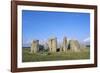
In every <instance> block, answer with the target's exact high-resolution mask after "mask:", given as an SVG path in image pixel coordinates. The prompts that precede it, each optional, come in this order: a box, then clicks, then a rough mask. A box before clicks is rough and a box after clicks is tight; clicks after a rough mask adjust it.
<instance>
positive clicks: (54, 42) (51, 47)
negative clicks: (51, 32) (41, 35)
mask: <svg viewBox="0 0 100 73" xmlns="http://www.w3.org/2000/svg"><path fill="white" fill-rule="evenodd" d="M48 47H49V52H56V49H57V38H56V37H54V38H50V39H49V40H48Z"/></svg>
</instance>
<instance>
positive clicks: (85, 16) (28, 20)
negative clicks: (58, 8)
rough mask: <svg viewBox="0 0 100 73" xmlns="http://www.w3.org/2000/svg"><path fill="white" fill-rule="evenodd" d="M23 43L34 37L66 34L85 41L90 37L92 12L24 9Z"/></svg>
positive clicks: (61, 37)
mask: <svg viewBox="0 0 100 73" xmlns="http://www.w3.org/2000/svg"><path fill="white" fill-rule="evenodd" d="M22 33H23V34H22V35H23V36H22V39H23V44H27V43H29V42H30V41H31V40H32V39H38V40H47V39H48V38H50V37H51V36H56V37H57V39H58V40H62V39H63V37H64V36H66V37H67V38H74V39H77V40H79V41H83V40H84V39H86V38H89V37H90V14H89V13H75V12H51V11H32V10H23V11H22Z"/></svg>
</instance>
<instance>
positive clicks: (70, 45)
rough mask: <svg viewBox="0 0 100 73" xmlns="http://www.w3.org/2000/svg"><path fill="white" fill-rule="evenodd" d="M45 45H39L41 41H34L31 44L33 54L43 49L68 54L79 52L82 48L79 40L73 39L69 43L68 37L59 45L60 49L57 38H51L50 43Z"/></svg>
mask: <svg viewBox="0 0 100 73" xmlns="http://www.w3.org/2000/svg"><path fill="white" fill-rule="evenodd" d="M45 43H46V44H45V45H41V44H39V40H33V42H32V44H31V53H37V52H38V51H39V49H42V48H45V49H48V52H67V51H68V50H71V51H74V52H79V51H80V48H81V46H80V43H79V42H78V41H77V40H72V39H71V40H69V41H68V40H67V37H64V38H63V41H62V43H60V44H59V45H60V47H59V48H58V46H59V45H58V43H57V38H56V37H52V38H49V39H48V42H45ZM40 46H41V47H40ZM58 50H59V51H58Z"/></svg>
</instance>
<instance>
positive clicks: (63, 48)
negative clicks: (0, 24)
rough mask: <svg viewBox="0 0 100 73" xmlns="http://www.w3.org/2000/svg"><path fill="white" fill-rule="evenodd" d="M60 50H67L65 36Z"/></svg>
mask: <svg viewBox="0 0 100 73" xmlns="http://www.w3.org/2000/svg"><path fill="white" fill-rule="evenodd" d="M62 51H64V52H66V51H67V38H66V37H64V38H63V44H62Z"/></svg>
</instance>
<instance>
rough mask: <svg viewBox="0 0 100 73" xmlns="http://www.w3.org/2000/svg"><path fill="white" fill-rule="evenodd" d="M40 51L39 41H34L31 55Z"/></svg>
mask: <svg viewBox="0 0 100 73" xmlns="http://www.w3.org/2000/svg"><path fill="white" fill-rule="evenodd" d="M38 50H39V40H33V41H32V44H31V53H37V52H38Z"/></svg>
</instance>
